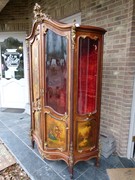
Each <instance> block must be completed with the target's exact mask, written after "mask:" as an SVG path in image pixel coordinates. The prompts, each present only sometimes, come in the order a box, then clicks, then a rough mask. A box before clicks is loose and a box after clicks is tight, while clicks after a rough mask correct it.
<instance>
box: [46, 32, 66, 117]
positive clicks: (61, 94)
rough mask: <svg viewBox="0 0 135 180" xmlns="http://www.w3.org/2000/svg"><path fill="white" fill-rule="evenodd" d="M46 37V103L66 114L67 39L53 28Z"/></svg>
mask: <svg viewBox="0 0 135 180" xmlns="http://www.w3.org/2000/svg"><path fill="white" fill-rule="evenodd" d="M45 38H46V39H45V61H46V62H45V66H46V67H45V79H46V81H45V82H46V84H45V92H46V98H45V105H46V106H50V107H51V108H53V109H54V110H55V111H56V112H58V113H60V114H64V113H65V112H66V111H67V107H66V104H67V99H66V97H67V90H66V84H67V49H66V47H67V39H66V37H64V36H61V35H59V34H56V33H55V32H53V31H51V30H48V31H47V34H46V36H45Z"/></svg>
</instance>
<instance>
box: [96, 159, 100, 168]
mask: <svg viewBox="0 0 135 180" xmlns="http://www.w3.org/2000/svg"><path fill="white" fill-rule="evenodd" d="M96 166H97V167H99V157H96Z"/></svg>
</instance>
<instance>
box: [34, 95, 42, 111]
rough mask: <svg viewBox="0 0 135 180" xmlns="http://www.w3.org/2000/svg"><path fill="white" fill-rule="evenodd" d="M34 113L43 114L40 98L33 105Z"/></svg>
mask: <svg viewBox="0 0 135 180" xmlns="http://www.w3.org/2000/svg"><path fill="white" fill-rule="evenodd" d="M32 111H33V112H35V111H40V112H41V102H40V98H37V99H36V102H33V103H32Z"/></svg>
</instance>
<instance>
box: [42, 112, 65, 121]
mask: <svg viewBox="0 0 135 180" xmlns="http://www.w3.org/2000/svg"><path fill="white" fill-rule="evenodd" d="M45 113H46V114H48V115H49V116H51V117H52V118H54V119H56V120H58V121H64V122H66V121H67V119H68V115H67V113H66V112H65V115H64V116H63V117H62V118H58V117H56V116H54V115H52V114H51V113H50V111H45Z"/></svg>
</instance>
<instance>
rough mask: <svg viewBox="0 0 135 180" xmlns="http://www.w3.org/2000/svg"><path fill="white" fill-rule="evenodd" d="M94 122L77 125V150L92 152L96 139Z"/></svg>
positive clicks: (82, 122)
mask: <svg viewBox="0 0 135 180" xmlns="http://www.w3.org/2000/svg"><path fill="white" fill-rule="evenodd" d="M96 128H97V127H96V121H95V120H94V119H93V120H90V121H85V122H84V121H80V122H78V124H77V150H90V151H91V150H93V149H94V148H95V147H96V146H95V142H96V138H97V133H96V132H95V131H96Z"/></svg>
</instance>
